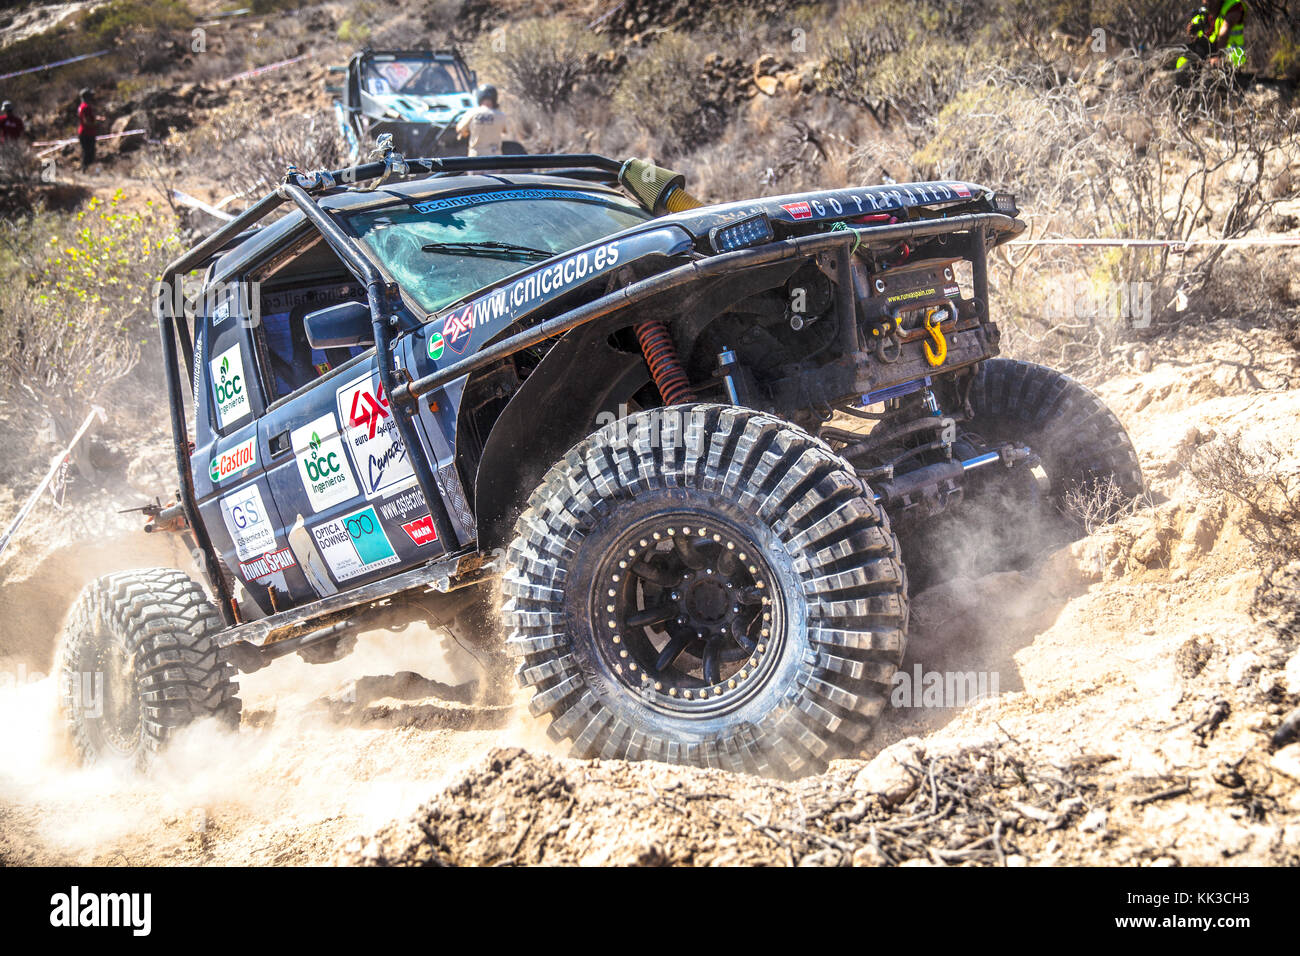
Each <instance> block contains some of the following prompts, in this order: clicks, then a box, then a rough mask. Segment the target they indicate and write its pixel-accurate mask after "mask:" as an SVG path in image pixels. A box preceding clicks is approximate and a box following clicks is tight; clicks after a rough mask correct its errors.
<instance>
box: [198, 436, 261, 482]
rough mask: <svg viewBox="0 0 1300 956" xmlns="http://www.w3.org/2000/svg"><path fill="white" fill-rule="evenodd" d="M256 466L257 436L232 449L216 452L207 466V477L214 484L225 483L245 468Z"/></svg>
mask: <svg viewBox="0 0 1300 956" xmlns="http://www.w3.org/2000/svg"><path fill="white" fill-rule="evenodd" d="M255 464H257V436H256V435H254V436H253V437H252V438H249V439H248V440H247V441H242V442H240V443H239V444H238V445H236V446H235V447H234V448H228V449H226V450H225V451H223V452H218V453H217V455H216V457H214V458H213V459H212V463H211V464H210V465H209V466H208V475H209V476H210V477H211V478H212V480H213V481H214V482H221V481H225V480H226V479H227V478H229V477H230V476H231V475H237V474H239V473H240V472H241V471H243V470H244V469H246V468H251V467H252V466H253V465H255Z"/></svg>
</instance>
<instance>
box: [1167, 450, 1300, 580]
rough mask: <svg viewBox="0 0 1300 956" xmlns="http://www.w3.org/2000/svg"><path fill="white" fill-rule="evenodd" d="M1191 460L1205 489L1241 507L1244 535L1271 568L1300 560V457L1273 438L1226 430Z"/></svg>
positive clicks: (1194, 473)
mask: <svg viewBox="0 0 1300 956" xmlns="http://www.w3.org/2000/svg"><path fill="white" fill-rule="evenodd" d="M1185 465H1186V467H1187V469H1188V471H1189V472H1190V473H1191V475H1192V478H1193V479H1194V480H1195V481H1196V483H1197V485H1198V486H1199V487H1200V488H1201V490H1202V491H1204V492H1206V493H1207V494H1211V495H1216V496H1218V497H1221V498H1224V499H1227V500H1228V501H1230V502H1232V504H1233V505H1235V506H1236V508H1237V511H1238V512H1239V517H1238V524H1239V525H1240V527H1241V533H1242V535H1243V536H1244V537H1245V538H1246V540H1248V541H1249V542H1250V543H1251V545H1253V549H1254V553H1255V557H1256V558H1257V560H1258V561H1259V563H1260V565H1261V566H1262V567H1264V568H1265V569H1266V570H1269V571H1271V570H1275V569H1277V568H1279V567H1282V566H1283V565H1285V564H1286V563H1287V562H1289V561H1295V560H1297V559H1300V460H1297V459H1296V457H1295V455H1294V454H1292V453H1288V452H1287V451H1285V450H1284V449H1282V448H1279V447H1278V446H1277V445H1276V444H1274V443H1273V442H1271V441H1267V440H1264V441H1247V440H1245V439H1243V437H1242V436H1241V435H1240V434H1233V435H1226V436H1224V437H1222V438H1219V439H1216V440H1215V441H1213V442H1210V443H1209V444H1206V445H1202V446H1200V447H1199V448H1198V449H1197V450H1196V451H1195V452H1194V453H1192V454H1191V455H1190V456H1188V458H1187V460H1186V462H1185Z"/></svg>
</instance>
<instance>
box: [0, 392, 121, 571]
mask: <svg viewBox="0 0 1300 956" xmlns="http://www.w3.org/2000/svg"><path fill="white" fill-rule="evenodd" d="M96 418H98V419H99V420H100V421H101V422H102V421H103V420H104V410H103V409H102V408H100V407H99V406H98V405H95V406H92V407H91V409H90V414H88V415H87V416H86V420H85V421H84V422H82V423H81V427H80V428H78V429H77V433H76V434H75V435H73V436H72V441H70V442H68V447H66V448H64V449H63V452H62V454H60V455H58V456H57V457H55V458H54V460H53V461H52V462H51V463H50V470H49V471H47V472H46V473H45V477H44V478H42V479H41V483H40V484H39V485H37V486H36V490H35V491H33V492H32V493H31V496H30V497H29V498H28V499H27V500H26V501H25V502H23V506H22V507H21V508H19V509H18V514H17V515H16V516H15V517H14V520H13V521H12V522H10V524H9V528H8V530H6V531H5V533H4V537H0V555H3V554H4V551H5V548H7V547H9V542H10V540H12V538H13V536H14V534H15V533H16V532H17V531H18V528H19V527H20V526H21V525H22V523H23V522H24V521H26V520H27V516H28V515H30V514H31V513H32V509H33V508H35V507H36V502H37V501H39V500H40V497H41V493H42V492H44V491H45V489H46V487H48V486H49V484H50V482H51V481H53V480H54V478H55V476H56V475H58V474H59V472H60V471H61V470H62V469H63V468H64V467H65V466H66V465H67V463H68V462H69V461H71V460H72V449H74V448H76V447H77V443H78V442H79V441H81V439H82V437H83V436H84V435H85V434H86V432H87V431H89V430H90V424H91V422H93V421H94V420H95V419H96Z"/></svg>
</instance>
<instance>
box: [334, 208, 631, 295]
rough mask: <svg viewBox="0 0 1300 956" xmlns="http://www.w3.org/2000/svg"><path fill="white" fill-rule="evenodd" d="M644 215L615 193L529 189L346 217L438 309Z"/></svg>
mask: <svg viewBox="0 0 1300 956" xmlns="http://www.w3.org/2000/svg"><path fill="white" fill-rule="evenodd" d="M651 218H653V217H651V216H650V215H649V214H648V213H646V212H645V211H643V210H642V209H641V208H640V207H638V206H636V205H634V204H633V203H631V202H629V201H627V200H625V199H622V198H621V197H618V196H613V195H606V194H599V193H597V194H591V193H583V192H578V191H576V190H571V189H552V188H533V189H511V190H501V191H497V192H490V193H477V194H474V195H471V196H446V197H440V198H438V199H430V200H425V201H423V202H416V203H412V204H410V205H405V204H404V205H401V206H386V207H384V208H383V209H372V210H367V211H365V212H358V213H353V214H352V215H350V216H348V217H347V221H348V224H349V225H350V226H351V227H352V230H353V231H354V232H355V233H356V235H357V237H358V238H360V239H361V241H362V242H364V243H365V244H366V245H367V246H368V247H369V248H370V249H371V250H372V251H373V252H374V254H375V256H376V257H377V258H378V259H379V261H380V263H381V264H382V265H383V266H384V268H385V269H387V270H388V273H389V275H391V276H392V277H393V279H394V281H396V282H397V284H398V285H400V286H401V287H402V288H403V289H404V290H406V292H407V293H408V294H409V295H410V296H412V297H413V298H414V299H415V301H416V302H418V303H419V304H420V306H421V307H422V308H424V309H425V310H426V311H428V312H437V311H439V310H440V309H444V308H446V307H447V306H449V305H451V304H452V303H454V302H459V301H460V300H462V299H465V298H468V297H469V296H472V295H473V294H474V293H476V292H478V291H479V290H480V289H483V288H485V287H487V286H490V285H493V284H495V283H497V282H499V281H501V280H502V279H505V278H508V277H509V276H512V275H514V274H515V273H516V272H519V271H521V270H523V269H526V268H528V267H529V266H530V265H532V264H533V263H535V262H538V261H540V260H542V259H544V258H546V257H549V256H554V255H558V254H560V253H562V252H568V251H569V250H570V249H575V248H577V247H578V246H582V245H586V244H587V243H589V242H595V241H596V240H597V239H601V238H603V237H605V236H608V235H610V234H612V233H615V232H619V231H621V230H623V229H626V228H628V227H629V226H635V225H636V224H637V223H640V222H645V221H646V220H647V219H651Z"/></svg>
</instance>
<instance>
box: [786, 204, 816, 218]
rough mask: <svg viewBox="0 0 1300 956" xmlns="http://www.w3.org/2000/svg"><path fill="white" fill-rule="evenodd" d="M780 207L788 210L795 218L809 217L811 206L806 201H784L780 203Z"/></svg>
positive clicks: (810, 215)
mask: <svg viewBox="0 0 1300 956" xmlns="http://www.w3.org/2000/svg"><path fill="white" fill-rule="evenodd" d="M781 208H782V209H784V210H785V211H786V212H788V213H789V214H790V215H791V216H793V217H794V218H795V219H811V218H812V207H811V206H809V205H808V204H807V203H806V202H786V203H782V204H781Z"/></svg>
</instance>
